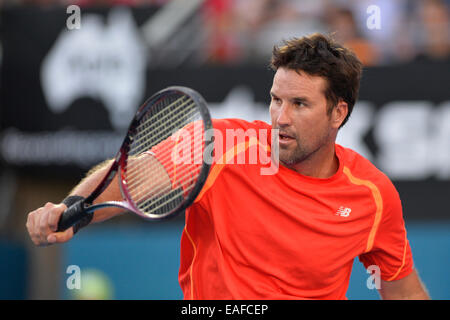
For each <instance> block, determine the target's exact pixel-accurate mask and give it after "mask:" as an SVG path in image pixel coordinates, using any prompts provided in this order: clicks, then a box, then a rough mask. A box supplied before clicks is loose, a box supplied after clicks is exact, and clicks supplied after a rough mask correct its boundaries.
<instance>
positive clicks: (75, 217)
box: [56, 199, 87, 232]
mask: <svg viewBox="0 0 450 320" xmlns="http://www.w3.org/2000/svg"><path fill="white" fill-rule="evenodd" d="M86 214H87V213H86V211H85V210H84V199H81V200H79V201H77V202H75V203H74V204H72V205H71V206H70V207H68V208H67V209H66V210H65V211H64V212H63V213H62V215H61V217H60V218H59V221H58V229H57V230H56V231H57V232H60V231H64V230H67V229H69V228H70V227H71V226H73V225H74V224H75V223H77V222H79V221H80V220H82V219H83V218H85V217H86Z"/></svg>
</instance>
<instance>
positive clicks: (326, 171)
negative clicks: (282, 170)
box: [289, 141, 339, 179]
mask: <svg viewBox="0 0 450 320" xmlns="http://www.w3.org/2000/svg"><path fill="white" fill-rule="evenodd" d="M289 168H290V169H292V170H294V171H296V172H298V173H300V174H302V175H304V176H308V177H313V178H320V179H326V178H330V177H331V176H333V175H334V174H335V173H336V172H337V171H338V169H339V159H338V158H337V156H336V152H335V143H334V141H333V142H332V143H330V144H328V145H325V146H323V147H322V148H320V149H319V150H317V151H316V152H314V153H313V154H311V155H310V156H309V157H308V158H307V159H305V160H303V161H302V162H299V163H296V164H295V165H293V166H290V167H289Z"/></svg>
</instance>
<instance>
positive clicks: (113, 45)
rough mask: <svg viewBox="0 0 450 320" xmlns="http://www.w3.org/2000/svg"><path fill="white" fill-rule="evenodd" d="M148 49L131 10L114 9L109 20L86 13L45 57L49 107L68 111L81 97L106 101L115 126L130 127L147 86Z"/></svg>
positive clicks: (44, 86) (43, 71) (43, 72)
mask: <svg viewBox="0 0 450 320" xmlns="http://www.w3.org/2000/svg"><path fill="white" fill-rule="evenodd" d="M145 69H146V55H145V49H144V46H143V45H142V40H141V39H140V38H139V34H138V29H137V27H136V25H135V22H134V20H133V17H132V15H131V13H130V12H129V11H128V10H127V9H125V8H116V9H113V10H112V11H111V12H110V13H109V15H108V18H107V21H106V23H105V22H104V20H103V19H102V17H101V16H99V15H95V14H85V15H83V16H82V20H81V28H80V29H78V30H76V29H75V30H68V29H65V30H64V31H62V32H61V34H60V35H59V37H58V39H57V41H56V42H55V44H54V46H53V48H52V49H51V50H50V51H49V53H48V55H47V56H46V58H45V59H44V62H43V64H42V69H41V80H42V89H43V92H44V96H45V98H46V100H47V104H48V106H49V108H50V109H51V110H52V111H53V112H55V113H61V112H64V111H66V110H67V109H68V108H69V107H70V105H71V104H72V103H73V101H75V100H76V99H78V98H82V97H90V98H93V99H97V100H100V101H102V103H103V105H104V106H105V107H106V108H107V109H108V111H109V116H110V121H111V124H112V125H113V127H115V128H117V129H120V128H123V127H126V126H127V125H128V123H129V121H130V120H131V118H132V116H133V114H134V112H135V111H136V109H137V107H138V106H139V104H140V103H141V102H142V100H143V94H144V92H145Z"/></svg>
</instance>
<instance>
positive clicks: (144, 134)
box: [133, 99, 195, 144]
mask: <svg viewBox="0 0 450 320" xmlns="http://www.w3.org/2000/svg"><path fill="white" fill-rule="evenodd" d="M180 100H181V99H180ZM188 102H191V104H190V105H189V106H193V105H195V103H194V102H193V101H192V100H188V101H186V102H184V103H182V104H180V105H179V106H178V107H177V108H174V110H172V111H170V112H168V113H166V114H165V116H164V117H163V118H157V119H156V121H157V123H159V125H158V126H157V127H156V128H153V129H152V130H151V131H148V129H150V128H152V125H151V124H152V123H153V122H152V121H153V120H155V119H154V117H151V118H149V119H146V120H145V122H144V123H142V124H140V125H139V127H137V128H136V130H137V132H139V135H140V137H138V138H137V139H136V141H134V142H133V144H138V143H139V142H140V141H142V140H143V139H146V138H147V137H148V136H149V135H152V134H153V133H154V132H155V131H158V130H160V128H161V127H163V126H166V125H167V123H166V122H163V121H162V120H163V119H167V117H168V116H170V115H171V114H173V113H175V112H178V111H180V109H181V108H183V107H185V106H186V104H187V103H188ZM174 103H176V102H174ZM183 116H184V115H183ZM151 119H153V120H151ZM149 121H150V122H149ZM144 124H145V125H144ZM148 124H150V125H148ZM146 126H147V128H146V129H143V130H142V128H143V127H146ZM172 126H175V125H174V124H172ZM175 127H176V126H175ZM154 140H158V138H157V137H155V138H154Z"/></svg>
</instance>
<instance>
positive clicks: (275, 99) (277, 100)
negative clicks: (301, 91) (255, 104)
mask: <svg viewBox="0 0 450 320" xmlns="http://www.w3.org/2000/svg"><path fill="white" fill-rule="evenodd" d="M272 100H273V102H276V103H280V102H281V99H280V98H277V97H272Z"/></svg>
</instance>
